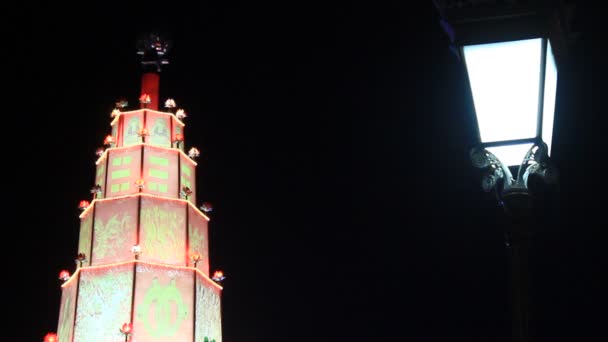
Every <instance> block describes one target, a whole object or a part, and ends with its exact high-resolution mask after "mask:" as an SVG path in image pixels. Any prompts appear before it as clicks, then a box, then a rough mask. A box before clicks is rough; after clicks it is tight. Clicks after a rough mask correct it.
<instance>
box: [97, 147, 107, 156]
mask: <svg viewBox="0 0 608 342" xmlns="http://www.w3.org/2000/svg"><path fill="white" fill-rule="evenodd" d="M105 151H106V150H105V149H104V148H103V147H99V148H97V149H96V150H95V155H96V156H97V157H98V158H99V157H101V156H103V153H104V152H105Z"/></svg>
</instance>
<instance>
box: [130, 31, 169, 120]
mask: <svg viewBox="0 0 608 342" xmlns="http://www.w3.org/2000/svg"><path fill="white" fill-rule="evenodd" d="M170 45H171V44H170V43H169V41H168V40H166V39H164V38H163V37H161V36H160V35H158V34H156V33H149V34H147V35H145V36H144V37H143V38H141V39H140V40H139V41H138V42H137V54H138V55H140V57H141V66H142V70H143V73H142V79H141V97H140V105H141V108H150V109H153V110H158V93H159V84H160V72H161V70H162V66H163V65H166V64H169V60H168V59H167V53H168V52H169V47H170Z"/></svg>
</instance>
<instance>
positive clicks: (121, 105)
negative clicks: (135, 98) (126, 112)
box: [116, 99, 129, 110]
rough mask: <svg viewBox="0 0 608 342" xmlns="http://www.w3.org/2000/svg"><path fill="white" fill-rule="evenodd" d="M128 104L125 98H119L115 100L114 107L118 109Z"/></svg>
mask: <svg viewBox="0 0 608 342" xmlns="http://www.w3.org/2000/svg"><path fill="white" fill-rule="evenodd" d="M128 105H129V102H127V100H125V99H119V100H118V101H116V109H118V110H122V109H124V108H127V106H128Z"/></svg>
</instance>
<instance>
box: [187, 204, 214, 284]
mask: <svg viewBox="0 0 608 342" xmlns="http://www.w3.org/2000/svg"><path fill="white" fill-rule="evenodd" d="M208 236H209V235H208V229H207V219H206V218H205V217H203V216H202V215H201V213H200V212H199V211H197V210H195V209H192V207H190V206H188V244H189V252H190V255H191V254H193V253H198V254H200V256H201V260H200V261H199V262H198V263H197V265H196V267H197V268H198V269H199V270H201V272H203V273H205V274H206V275H209V239H208Z"/></svg>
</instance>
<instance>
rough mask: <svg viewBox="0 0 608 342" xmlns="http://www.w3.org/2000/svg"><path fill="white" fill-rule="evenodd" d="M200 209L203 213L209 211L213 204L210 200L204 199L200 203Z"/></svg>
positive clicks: (211, 209)
mask: <svg viewBox="0 0 608 342" xmlns="http://www.w3.org/2000/svg"><path fill="white" fill-rule="evenodd" d="M200 209H201V210H202V211H203V212H205V213H210V212H212V211H213V205H212V204H211V202H207V201H205V202H203V204H201V206H200Z"/></svg>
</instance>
